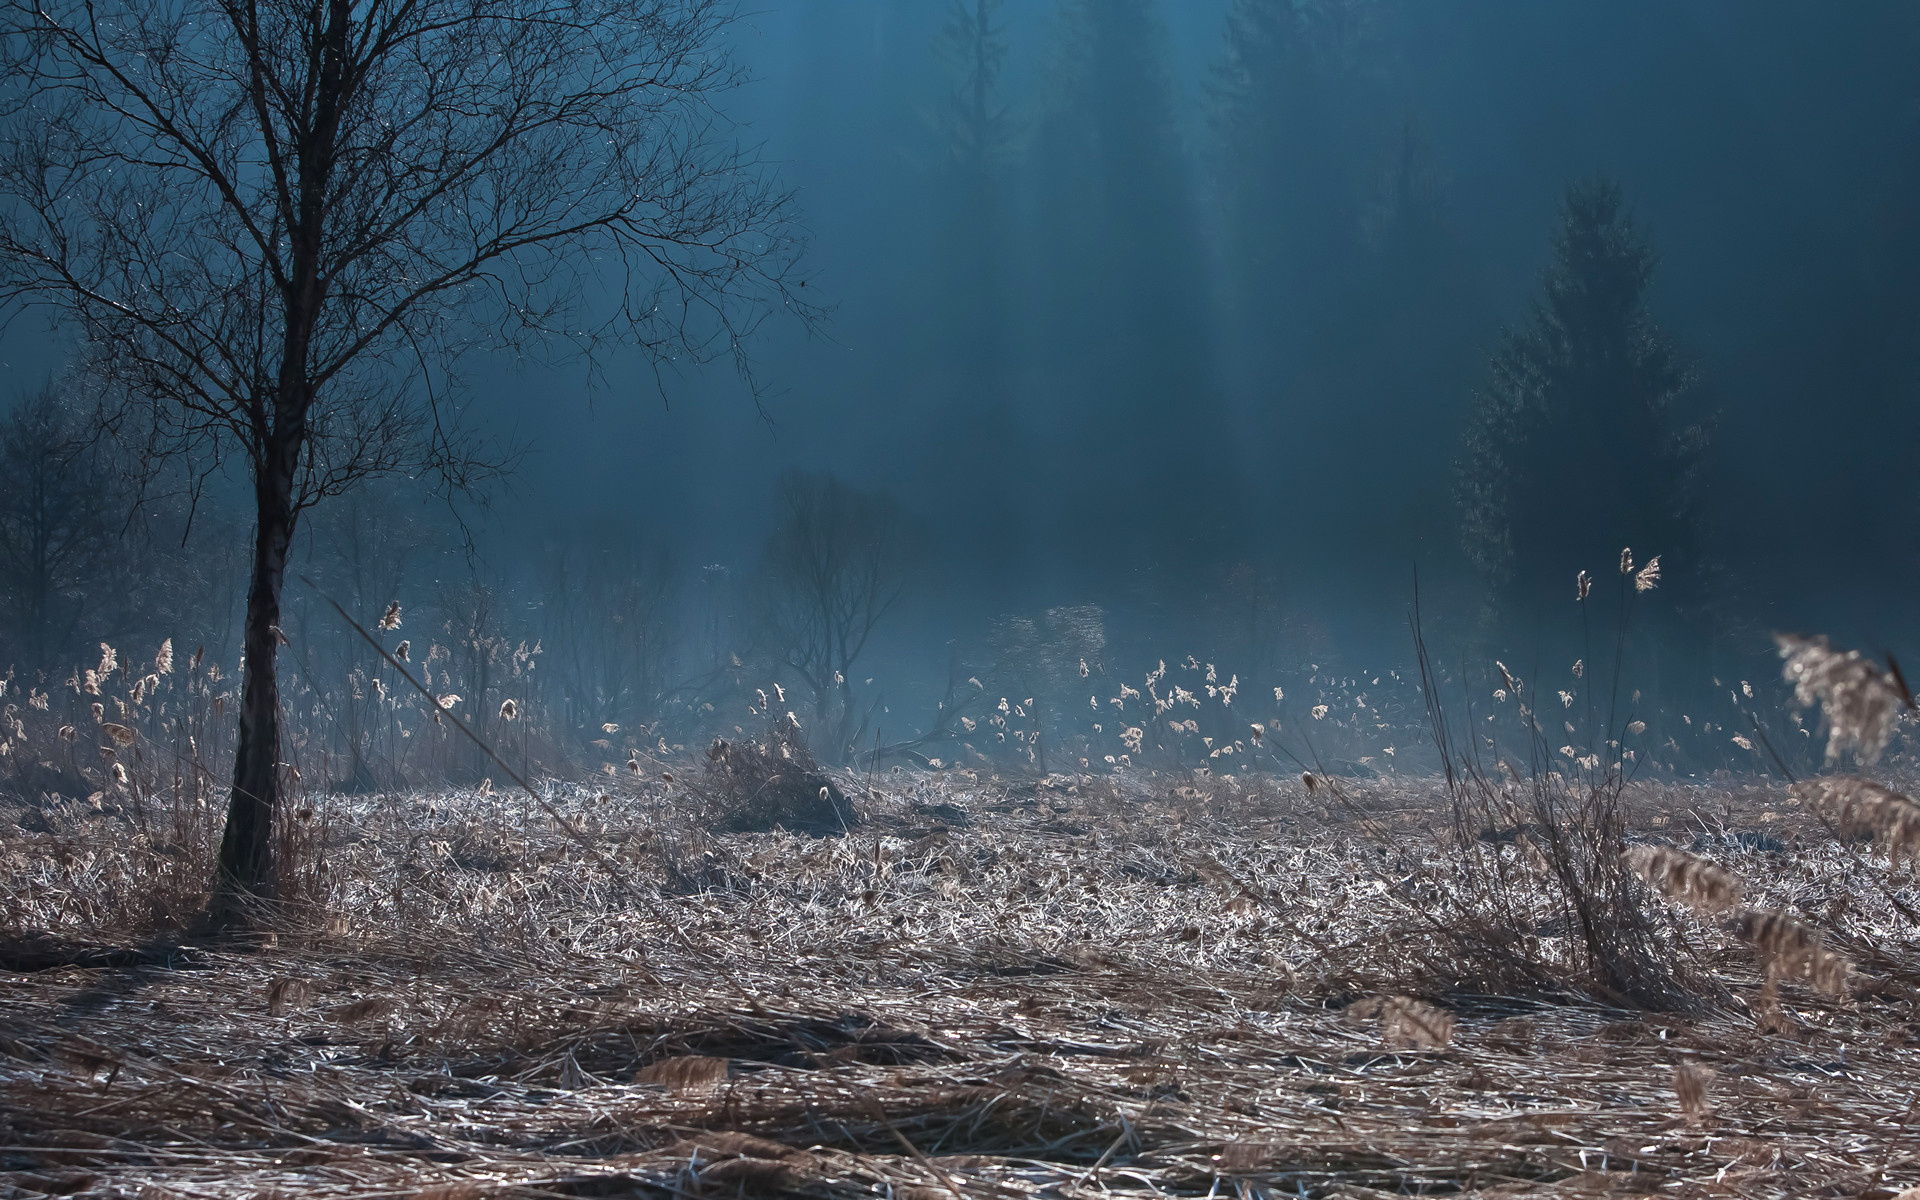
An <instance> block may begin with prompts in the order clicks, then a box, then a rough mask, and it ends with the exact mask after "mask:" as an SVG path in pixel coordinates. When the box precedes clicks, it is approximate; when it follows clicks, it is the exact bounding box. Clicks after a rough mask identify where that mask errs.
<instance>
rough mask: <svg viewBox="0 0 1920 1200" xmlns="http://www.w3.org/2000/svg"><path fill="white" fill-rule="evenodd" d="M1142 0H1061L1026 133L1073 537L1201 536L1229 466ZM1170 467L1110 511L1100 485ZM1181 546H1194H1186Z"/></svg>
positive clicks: (1158, 43) (1168, 118)
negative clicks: (1121, 512) (1124, 506)
mask: <svg viewBox="0 0 1920 1200" xmlns="http://www.w3.org/2000/svg"><path fill="white" fill-rule="evenodd" d="M1166 40H1167V39H1166V35H1165V31H1164V29H1163V28H1162V27H1161V25H1160V22H1159V20H1158V17H1157V13H1156V6H1155V4H1154V3H1153V2H1152V0H1062V3H1061V5H1060V8H1059V30H1058V37H1057V41H1056V46H1055V53H1054V55H1053V58H1052V61H1051V63H1050V64H1049V68H1048V85H1047V95H1046V99H1045V103H1044V107H1043V111H1042V113H1041V116H1040V119H1039V122H1038V132H1037V136H1036V138H1035V141H1034V144H1033V153H1034V155H1035V160H1036V161H1035V172H1036V176H1037V181H1038V187H1039V223H1038V235H1039V247H1038V252H1037V254H1036V256H1035V269H1036V271H1037V272H1039V280H1038V288H1037V295H1038V296H1039V297H1040V298H1041V299H1042V302H1043V309H1042V311H1041V312H1040V313H1039V316H1038V319H1037V320H1036V321H1035V324H1034V334H1035V344H1036V346H1037V350H1036V354H1037V356H1038V359H1039V362H1040V372H1039V379H1040V381H1041V382H1042V384H1043V386H1044V387H1045V388H1046V389H1047V393H1048V396H1049V399H1050V400H1052V401H1054V403H1050V404H1049V405H1048V409H1049V410H1051V411H1052V412H1054V413H1057V414H1058V416H1056V417H1055V420H1056V421H1057V422H1058V424H1057V425H1054V426H1051V427H1039V428H1037V429H1036V432H1037V433H1038V434H1039V435H1040V436H1042V437H1046V438H1048V439H1049V441H1050V442H1051V443H1052V444H1051V445H1050V446H1049V451H1050V453H1052V454H1053V456H1054V461H1053V463H1052V464H1051V470H1052V473H1053V475H1054V476H1055V478H1057V479H1058V480H1059V485H1060V486H1062V487H1063V488H1066V489H1067V490H1068V491H1069V495H1070V502H1069V503H1068V504H1067V505H1066V506H1064V509H1063V511H1062V513H1061V516H1062V518H1063V519H1065V520H1068V521H1071V522H1073V524H1074V526H1075V528H1074V530H1073V532H1074V534H1076V535H1077V538H1078V542H1079V545H1080V548H1081V550H1082V551H1083V552H1084V553H1088V554H1089V555H1090V556H1092V557H1095V558H1096V559H1100V560H1107V561H1117V560H1118V559H1119V558H1120V557H1121V555H1122V554H1123V553H1131V552H1135V551H1137V550H1138V548H1139V545H1140V543H1141V542H1142V541H1147V542H1149V543H1151V544H1153V545H1155V546H1156V547H1164V546H1167V545H1169V544H1174V545H1180V544H1186V545H1188V546H1194V547H1204V548H1217V546H1218V544H1219V542H1220V541H1221V540H1222V538H1223V537H1224V536H1225V535H1224V530H1225V521H1226V514H1227V513H1228V512H1229V511H1231V509H1232V508H1233V497H1234V495H1235V485H1236V482H1237V481H1236V478H1235V476H1234V472H1233V469H1232V466H1231V463H1230V460H1229V459H1228V458H1227V456H1226V449H1227V446H1228V445H1229V443H1228V441H1227V438H1228V430H1227V428H1226V420H1225V410H1224V405H1223V403H1222V398H1221V396H1220V393H1219V389H1218V387H1217V386H1216V383H1215V378H1214V372H1213V362H1212V352H1211V347H1210V342H1209V339H1208V327H1209V316H1210V307H1209V303H1208V293H1207V288H1206V286H1205V278H1204V266H1203V263H1204V255H1203V253H1202V249H1201V245H1200V239H1199V236H1198V229H1197V219H1196V212H1195V205H1194V201H1193V196H1192V189H1191V176H1192V171H1191V164H1190V163H1189V161H1188V157H1187V154H1186V148H1185V146H1184V145H1183V143H1182V139H1181V136H1180V131H1179V127H1178V122H1177V120H1176V116H1175V110H1174V103H1173V90H1172V83H1171V81H1170V79H1169V76H1168V72H1167V69H1166V64H1165V62H1164V59H1163V47H1164V46H1165V43H1166ZM1169 482H1170V483H1172V486H1168V487H1166V488H1165V489H1164V490H1159V491H1157V492H1156V494H1155V495H1154V497H1153V499H1152V501H1151V502H1150V503H1144V504H1141V505H1138V506H1135V508H1134V510H1133V511H1132V512H1130V513H1129V514H1128V515H1127V517H1126V518H1124V519H1116V506H1115V496H1116V494H1117V493H1119V492H1124V491H1125V490H1127V489H1130V488H1147V487H1153V486H1155V484H1156V483H1169ZM1187 557H1188V558H1189V559H1190V558H1192V557H1194V555H1191V554H1190V555H1188V556H1187Z"/></svg>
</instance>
